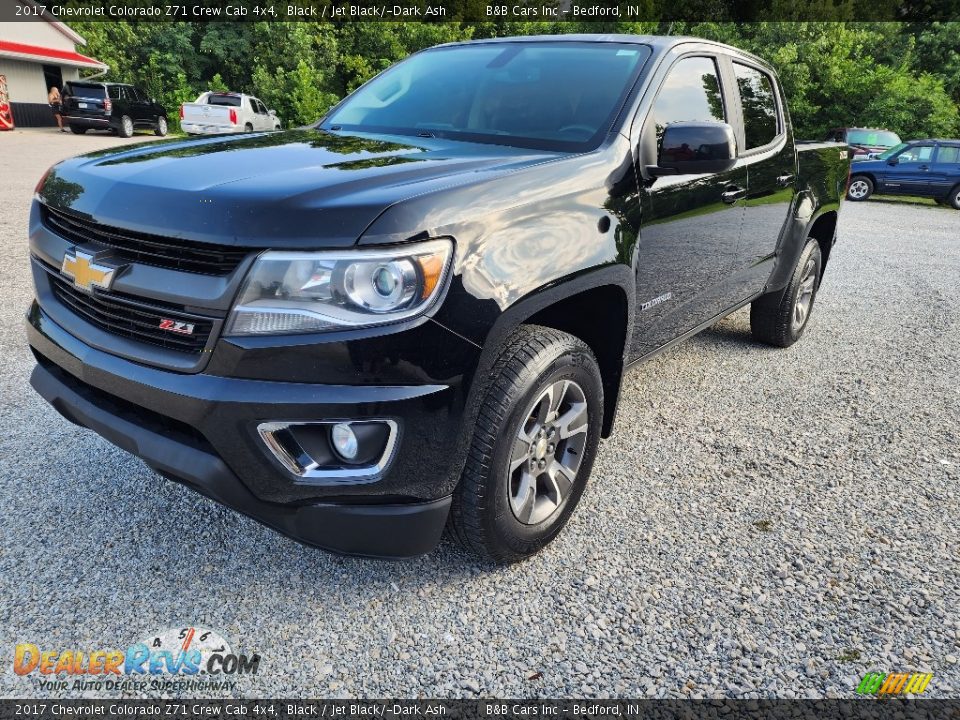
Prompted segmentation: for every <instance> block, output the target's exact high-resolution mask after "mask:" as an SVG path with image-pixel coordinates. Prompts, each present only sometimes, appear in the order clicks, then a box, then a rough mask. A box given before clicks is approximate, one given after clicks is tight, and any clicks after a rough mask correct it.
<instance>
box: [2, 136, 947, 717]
mask: <svg viewBox="0 0 960 720" xmlns="http://www.w3.org/2000/svg"><path fill="white" fill-rule="evenodd" d="M150 139H151V138H150V136H147V135H143V134H141V135H138V136H137V137H135V138H134V139H133V141H135V142H140V141H145V140H150ZM129 142H131V141H125V140H122V139H119V138H115V137H109V136H105V135H101V134H96V133H87V134H86V135H83V136H74V135H66V134H60V133H56V132H54V131H52V130H42V131H41V130H32V131H31V130H28V131H18V132H12V133H4V134H3V137H0V143H2V144H3V152H2V153H0V177H3V178H4V182H5V189H4V199H5V202H4V204H3V206H2V207H0V238H3V243H5V245H4V250H5V253H4V255H3V257H2V260H0V282H2V284H3V288H4V293H2V294H0V317H2V318H3V322H2V323H0V348H2V350H3V357H4V372H3V373H2V374H0V388H2V398H3V404H2V410H0V412H2V417H3V427H4V428H5V430H6V432H4V433H3V434H2V436H0V458H2V471H0V507H3V509H4V513H3V520H2V521H0V654H2V655H3V658H4V660H3V662H4V663H5V664H6V671H5V672H3V673H0V695H3V696H6V697H20V698H30V697H44V696H45V695H46V694H47V693H45V692H44V691H42V690H40V689H39V688H38V686H37V684H36V683H35V681H34V680H33V679H31V678H24V677H18V676H16V675H14V673H12V672H10V662H11V659H12V651H13V647H14V646H15V644H16V643H19V642H32V643H36V644H39V645H41V646H43V647H44V648H51V649H53V648H62V649H66V648H77V649H81V650H84V651H89V650H94V649H100V648H125V647H127V646H128V645H129V644H130V643H133V642H136V641H138V640H140V639H141V638H143V637H145V636H147V635H148V634H151V633H153V632H154V631H156V630H158V629H164V628H177V627H182V626H185V625H196V626H201V627H205V628H210V629H214V630H217V631H218V632H219V633H221V634H222V635H223V636H224V637H225V638H226V639H227V640H228V641H229V642H230V643H231V645H232V647H233V648H234V649H239V650H243V651H246V652H254V651H255V652H257V653H259V654H260V655H261V657H262V661H261V665H260V669H259V671H258V673H257V674H256V675H249V676H245V677H243V678H241V679H239V680H238V685H237V687H236V688H235V689H233V690H231V691H226V692H224V693H223V694H224V696H231V695H232V696H257V697H298V696H302V697H319V698H323V697H342V696H347V695H357V696H360V697H365V698H375V697H408V696H415V695H423V696H426V697H430V696H454V697H475V696H476V695H478V694H481V693H482V694H483V695H484V696H489V697H515V698H522V697H531V696H536V697H557V696H566V695H571V694H572V695H586V696H594V697H607V696H611V695H618V696H627V697H630V696H634V697H636V696H646V697H692V698H713V697H730V696H735V697H750V698H761V697H827V696H830V697H833V696H837V697H852V696H854V691H855V688H856V685H857V683H858V682H859V678H861V677H862V676H863V674H864V673H866V672H869V671H879V672H894V671H907V670H913V669H914V668H919V667H924V668H929V671H930V672H932V673H933V674H934V677H933V680H932V682H931V683H930V685H929V687H928V688H927V691H926V693H925V696H931V697H956V696H958V695H960V666H958V664H957V652H956V648H957V647H958V644H960V615H958V613H957V603H956V600H957V598H958V597H960V556H958V554H957V552H956V546H957V528H958V527H960V428H958V422H960V421H958V417H960V282H958V281H957V278H958V276H960V212H956V211H954V210H952V209H946V208H940V207H932V206H931V207H920V206H917V205H911V204H905V203H900V202H889V201H884V200H876V201H874V200H871V201H869V202H866V203H846V204H845V206H844V208H843V213H842V216H841V222H840V230H839V235H840V242H839V244H838V245H837V247H836V248H835V249H834V251H833V253H832V256H831V258H830V261H829V265H828V266H827V270H826V277H825V281H824V284H823V287H822V290H821V292H820V295H819V297H818V299H817V306H816V308H815V312H814V315H813V319H812V324H811V326H810V327H809V329H808V332H807V334H806V336H805V337H804V338H803V340H802V341H801V342H800V343H798V344H797V345H795V346H794V347H792V348H790V349H788V350H776V349H772V348H767V347H762V346H759V345H757V344H755V343H753V342H752V341H751V339H750V334H749V311H748V310H742V311H739V312H737V313H735V314H734V315H732V316H731V317H729V318H727V319H725V320H723V321H722V322H720V323H718V324H717V325H716V326H714V327H713V328H712V329H710V330H708V331H706V332H704V333H702V334H700V335H699V336H697V337H696V338H693V339H692V340H690V341H688V342H686V343H683V344H681V345H678V346H677V347H676V348H674V349H672V350H670V351H668V352H665V353H663V354H661V355H660V356H658V357H656V358H655V359H653V360H651V361H650V362H648V363H646V364H644V365H642V366H640V367H639V368H637V369H636V370H634V371H632V372H630V373H629V374H628V375H627V376H626V377H625V378H624V387H623V398H622V400H621V403H620V408H619V415H618V420H617V424H616V428H615V434H614V436H613V437H612V438H611V439H609V440H607V441H605V442H604V443H603V444H602V445H601V449H600V453H599V456H598V458H597V462H596V465H595V467H594V472H593V477H592V479H591V481H590V484H589V485H588V487H587V489H586V492H585V494H584V497H583V500H582V502H581V505H580V507H579V508H578V510H577V512H576V513H575V514H574V516H573V518H572V520H571V523H570V525H569V526H568V527H567V528H566V530H565V531H564V532H563V533H562V534H561V535H560V537H559V538H558V539H557V540H556V542H554V543H553V544H552V545H551V546H550V547H549V548H548V549H547V550H545V551H544V552H543V553H541V554H540V555H538V556H536V557H534V558H532V559H531V560H529V561H527V562H524V563H521V564H519V565H516V566H511V567H507V568H495V567H490V566H487V565H483V564H481V563H478V562H477V561H475V560H474V559H473V558H472V557H471V556H469V555H467V554H465V553H463V552H461V551H460V550H458V549H457V548H456V547H454V546H453V545H452V544H451V543H450V542H448V541H447V542H444V544H443V545H442V546H441V547H440V548H439V549H438V550H437V551H436V552H434V553H432V554H431V555H429V556H427V557H424V558H421V559H419V560H415V561H412V562H403V563H389V562H375V561H368V560H357V559H350V558H341V557H335V556H333V555H329V554H326V553H323V552H319V551H316V550H312V549H309V548H305V547H303V546H301V545H298V544H297V543H295V542H293V541H291V540H288V539H286V538H284V537H282V536H280V535H278V534H277V533H275V532H272V531H270V530H268V529H266V528H264V527H262V526H260V525H259V524H257V523H256V522H253V521H252V520H249V519H247V518H245V517H243V516H241V515H238V514H236V513H234V512H232V511H230V510H227V509H225V508H222V507H220V506H218V505H216V504H215V503H213V502H211V501H209V500H207V499H205V498H203V497H201V496H200V495H198V494H196V493H194V492H192V491H190V490H188V489H186V488H184V487H181V486H180V485H176V484H174V483H170V482H167V481H165V480H163V479H162V478H160V477H158V476H157V475H155V474H154V473H152V472H151V471H150V470H149V469H148V468H147V467H146V466H145V465H143V463H141V462H140V461H138V460H136V459H134V458H133V457H132V456H130V455H128V454H127V453H125V452H123V451H121V450H119V449H117V448H115V447H113V446H111V445H110V444H108V443H107V442H105V441H103V440H101V439H99V438H98V437H97V436H96V435H94V434H93V433H91V432H89V431H86V430H83V429H81V428H78V427H76V426H73V425H71V424H70V423H68V422H66V421H65V420H63V419H61V418H60V417H59V416H58V415H57V414H56V413H55V412H54V411H53V410H52V409H51V408H50V407H48V406H47V404H46V403H44V402H43V401H42V400H41V399H40V398H39V397H38V396H37V395H36V394H35V393H34V392H33V391H32V390H31V389H30V387H29V385H28V378H29V374H30V371H31V368H32V366H33V364H34V361H33V358H32V356H31V354H30V352H29V350H28V348H27V345H26V343H25V341H24V333H23V327H22V322H23V314H24V312H25V311H26V309H27V306H28V304H29V301H30V298H31V294H32V290H31V287H30V282H29V280H28V278H29V277H30V275H29V259H28V251H27V244H26V234H27V218H28V212H29V205H30V198H31V195H32V191H33V187H34V184H35V183H36V181H37V180H38V178H39V177H40V175H41V174H42V173H43V171H44V170H45V169H46V168H47V167H48V166H49V165H51V164H52V163H53V162H55V161H57V160H59V159H61V158H64V157H67V156H69V155H71V154H75V153H78V152H81V151H87V150H89V151H93V150H97V149H100V148H106V147H123V146H125V145H127V144H129ZM704 221H705V222H707V221H708V220H707V219H705V220H704ZM759 521H767V522H763V523H761V524H760V526H758V525H757V524H756V523H758V522H759ZM759 527H764V528H766V530H761V529H759ZM851 649H856V650H857V651H858V652H859V658H858V659H853V660H842V659H840V658H841V656H843V657H852V654H847V651H848V650H851ZM534 674H535V675H537V676H538V677H537V679H536V680H535V681H531V680H529V679H528V678H529V677H530V676H531V675H534ZM81 694H82V692H81V691H74V690H70V691H68V692H67V693H64V695H65V696H69V697H78V696H80V695H81ZM193 694H194V693H189V692H188V693H185V694H184V695H185V696H192V695H193ZM211 694H213V695H216V693H211ZM92 695H93V696H96V697H113V696H114V695H111V693H109V692H107V691H101V692H99V693H93V694H92ZM172 696H173V697H176V696H177V695H176V693H174V694H172Z"/></svg>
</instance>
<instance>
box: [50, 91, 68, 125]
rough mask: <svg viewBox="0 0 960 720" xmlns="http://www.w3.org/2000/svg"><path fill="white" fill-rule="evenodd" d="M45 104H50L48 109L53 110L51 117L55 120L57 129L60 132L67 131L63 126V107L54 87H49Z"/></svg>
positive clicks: (58, 93) (58, 92)
mask: <svg viewBox="0 0 960 720" xmlns="http://www.w3.org/2000/svg"><path fill="white" fill-rule="evenodd" d="M47 102H48V103H49V104H50V109H51V110H53V116H54V117H55V118H56V119H57V127H58V128H60V132H66V131H67V129H66V128H65V127H64V126H63V105H62V101H61V98H60V91H59V90H58V89H57V86H56V85H51V86H50V92H48V93H47Z"/></svg>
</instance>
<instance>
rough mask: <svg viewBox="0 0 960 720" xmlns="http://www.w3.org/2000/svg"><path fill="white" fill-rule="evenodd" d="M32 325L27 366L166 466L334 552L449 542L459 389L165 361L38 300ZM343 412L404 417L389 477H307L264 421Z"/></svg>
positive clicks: (57, 403)
mask: <svg viewBox="0 0 960 720" xmlns="http://www.w3.org/2000/svg"><path fill="white" fill-rule="evenodd" d="M425 331H426V330H421V332H425ZM432 331H436V329H434V330H432ZM441 331H442V332H444V333H447V331H445V330H442V329H441ZM27 332H28V338H29V342H30V345H31V347H32V348H33V351H34V354H35V355H36V357H37V360H38V365H37V367H36V369H35V370H34V373H33V376H32V377H31V383H32V384H33V386H34V388H35V389H36V390H37V392H39V393H40V395H42V396H43V397H44V398H45V399H46V400H47V401H48V402H49V403H50V404H51V405H53V406H54V408H56V409H57V410H58V411H59V412H60V413H61V414H62V415H64V416H65V417H66V418H67V419H69V420H71V421H73V422H75V423H77V424H79V425H82V426H84V427H87V428H90V429H91V430H93V431H94V432H97V433H98V434H100V435H102V436H103V437H104V438H106V439H107V440H109V441H110V442H112V443H114V444H115V445H117V446H119V447H120V448H122V449H124V450H127V451H128V452H131V453H133V454H134V455H137V456H138V457H140V458H142V459H143V460H144V461H145V462H146V463H147V464H148V465H149V466H150V467H152V468H154V469H155V470H156V471H157V472H159V473H161V474H162V475H164V476H165V477H168V478H171V479H174V480H177V481H179V482H182V483H184V484H186V485H188V486H189V487H192V488H193V489H195V490H197V491H199V492H201V493H203V494H205V495H208V496H209V497H212V498H213V499H215V500H217V501H218V502H221V503H223V504H224V505H227V506H229V507H232V508H234V509H236V510H238V511H240V512H243V513H245V514H247V515H249V516H251V517H253V518H254V519H256V520H258V521H260V522H262V523H264V524H265V525H268V526H270V527H272V528H275V529H276V530H278V531H280V532H282V533H284V534H286V535H288V536H290V537H292V538H294V539H296V540H299V541H301V542H303V543H305V544H308V545H313V546H317V547H321V548H324V549H328V550H332V551H334V552H340V553H345V554H356V555H364V556H372V557H394V558H399V557H413V556H416V555H421V554H423V553H426V552H429V551H430V550H431V549H432V548H433V547H434V546H435V545H436V544H437V542H438V541H439V538H440V535H441V533H442V530H443V527H444V524H445V522H446V517H447V512H448V509H449V505H450V494H451V492H452V490H453V486H454V485H455V483H456V478H457V477H459V473H460V470H461V467H462V460H460V461H459V464H458V460H457V458H462V456H463V453H462V452H460V450H461V442H462V440H461V435H462V432H461V431H462V427H461V425H462V422H461V416H462V411H463V401H462V392H461V388H460V387H457V386H450V385H445V384H436V385H406V386H386V387H385V386H370V385H316V384H305V383H298V382H278V381H267V380H255V379H245V378H234V377H223V376H214V375H208V374H203V373H200V374H182V373H176V372H169V371H166V370H162V369H158V368H151V367H147V366H145V365H142V364H139V363H135V362H131V361H129V360H125V359H123V358H120V357H117V356H115V355H111V354H109V353H106V352H103V351H101V350H98V349H96V348H94V347H91V346H89V345H87V344H85V343H84V342H82V341H81V340H79V339H78V338H76V337H74V336H73V335H71V334H70V333H68V332H67V331H66V330H65V329H64V328H62V327H60V326H59V325H57V324H56V323H55V322H53V320H52V319H51V318H50V317H49V316H48V315H47V314H46V313H45V312H44V311H43V310H42V309H41V308H40V307H39V305H37V304H36V303H35V304H34V305H33V306H32V307H31V310H30V312H29V314H28V322H27ZM402 334H405V333H402ZM335 417H349V418H357V419H362V418H365V417H367V418H369V417H391V418H395V419H397V420H398V421H399V426H400V428H401V431H400V439H399V441H398V450H397V451H396V453H395V454H394V457H393V460H392V461H391V463H390V465H389V466H388V467H387V468H385V470H384V473H383V474H382V476H378V477H376V478H373V479H372V480H371V479H369V478H365V479H364V480H363V481H362V482H357V483H356V484H351V483H349V482H346V483H344V482H342V481H340V482H338V483H336V484H333V485H327V486H324V485H317V484H314V483H304V482H302V481H301V480H300V479H298V478H296V477H293V476H292V475H291V474H290V473H289V472H287V471H286V470H285V469H284V468H283V467H281V466H280V465H279V463H278V462H277V461H276V459H275V458H273V456H272V455H270V454H269V452H268V451H267V450H266V448H265V446H264V445H263V442H262V441H261V440H260V438H259V436H258V435H257V433H256V426H257V424H258V423H260V422H263V421H267V420H277V419H281V420H288V421H289V420H301V419H302V420H317V419H323V418H335Z"/></svg>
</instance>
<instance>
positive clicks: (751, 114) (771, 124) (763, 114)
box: [733, 62, 780, 150]
mask: <svg viewBox="0 0 960 720" xmlns="http://www.w3.org/2000/svg"><path fill="white" fill-rule="evenodd" d="M733 74H734V76H735V77H736V78H737V87H739V88H740V104H741V107H742V108H743V132H744V140H745V144H746V146H747V148H746V149H747V150H750V149H752V148H758V147H763V146H764V145H766V144H767V143H769V142H771V141H772V140H773V139H774V138H775V137H776V136H777V135H778V133H779V132H780V121H779V120H778V118H777V98H776V95H775V94H774V90H773V80H771V79H770V76H769V75H767V74H766V73H763V72H760V71H759V70H755V69H754V68H752V67H748V66H746V65H741V64H740V63H736V62H735V63H733Z"/></svg>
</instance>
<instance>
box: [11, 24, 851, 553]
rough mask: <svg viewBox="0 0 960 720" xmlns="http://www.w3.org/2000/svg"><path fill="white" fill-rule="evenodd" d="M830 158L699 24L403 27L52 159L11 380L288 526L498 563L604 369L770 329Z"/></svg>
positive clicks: (812, 267) (556, 470) (788, 328)
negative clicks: (31, 297)
mask: <svg viewBox="0 0 960 720" xmlns="http://www.w3.org/2000/svg"><path fill="white" fill-rule="evenodd" d="M465 77H469V78H471V82H469V83H467V82H464V81H463V78H465ZM721 78H723V80H722V81H721ZM728 78H730V79H732V80H733V82H730V83H728V82H726V80H727V79H728ZM198 150H199V151H198ZM118 158H122V162H118ZM848 171H849V159H848V156H847V149H846V147H845V146H843V145H838V144H834V143H820V144H816V143H813V144H803V145H799V144H795V142H794V139H793V131H792V128H791V126H790V120H789V114H788V113H787V109H786V102H785V97H784V94H783V91H782V88H781V86H780V83H779V81H778V80H777V76H776V74H775V73H774V71H773V69H772V68H771V67H770V66H769V65H768V64H766V63H765V62H764V61H762V60H760V59H759V58H757V57H755V56H753V55H750V54H747V53H745V52H741V51H740V50H737V49H735V48H732V47H729V46H726V45H720V44H717V43H714V42H707V41H700V40H694V39H690V38H677V37H637V36H629V35H619V36H617V35H602V36H601V35H568V36H560V37H527V38H514V39H495V40H483V41H476V42H470V43H455V44H451V45H444V46H440V47H437V48H432V49H428V50H425V51H422V52H419V53H416V54H414V55H412V56H411V57H409V58H408V59H406V60H404V61H403V62H401V63H400V64H399V65H396V66H395V67H393V68H392V69H388V70H387V71H385V72H383V73H381V74H380V75H378V76H377V77H376V78H374V79H373V80H371V81H370V82H369V83H367V84H366V85H364V86H363V87H361V88H360V89H359V90H357V91H356V92H354V93H353V94H352V95H350V96H349V97H347V98H346V99H344V100H343V101H342V102H341V103H340V104H338V105H337V106H336V107H335V108H333V109H332V110H331V111H330V112H329V113H328V114H327V116H326V117H324V118H323V119H322V120H321V121H320V122H319V123H318V124H317V125H316V126H314V127H312V128H303V129H299V130H291V131H287V132H282V133H275V134H267V135H256V136H236V137H226V138H221V139H220V140H219V141H218V142H214V143H207V144H204V145H203V146H202V148H198V146H197V145H196V144H195V143H193V142H192V141H189V140H188V141H184V142H182V143H173V144H169V143H166V144H164V145H163V146H155V145H153V146H152V145H145V146H143V147H140V148H137V149H134V150H130V149H126V150H125V151H124V152H123V154H122V156H120V155H115V154H112V153H111V154H97V155H89V156H86V157H81V158H77V159H71V160H66V161H64V162H62V163H60V164H59V165H57V166H55V167H54V168H53V169H52V170H51V173H50V175H49V176H48V178H47V179H46V180H45V181H41V183H40V186H39V188H38V191H37V195H36V199H35V201H34V203H33V206H32V210H31V216H30V224H29V227H30V249H31V253H32V257H33V265H32V266H33V278H34V282H35V285H36V300H35V302H34V303H33V305H32V307H31V308H30V311H29V314H28V318H29V319H28V325H27V330H28V335H29V342H30V345H31V347H32V348H33V352H34V355H35V357H36V359H37V363H38V364H37V366H36V368H35V369H34V371H33V375H32V380H31V382H32V384H33V386H34V388H36V390H37V391H38V392H39V393H40V394H41V395H42V396H43V397H44V398H46V399H47V400H48V401H49V402H50V403H51V404H52V405H53V407H54V408H56V409H57V410H58V411H59V412H60V413H62V414H63V415H64V416H66V417H67V418H68V419H70V420H71V421H73V422H75V423H78V424H79V425H81V426H85V427H88V428H90V429H92V430H94V431H95V432H97V433H99V434H100V435H102V436H103V437H105V438H107V439H108V440H110V441H111V442H113V443H115V444H117V445H118V446H120V447H122V448H125V449H126V450H128V451H130V452H132V453H135V454H136V455H138V456H140V457H141V458H143V459H144V460H145V461H146V462H147V464H148V465H150V466H151V467H152V468H154V469H155V470H157V472H159V473H161V474H162V475H163V476H165V477H167V478H170V479H173V480H176V481H179V482H183V483H185V484H186V485H188V486H190V487H192V488H195V489H197V490H199V491H200V492H202V493H204V494H206V495H208V496H210V497H212V498H215V499H216V500H218V501H220V502H222V503H225V504H226V505H229V506H231V507H233V508H235V509H237V510H240V511H242V512H244V513H247V514H249V515H251V516H253V517H254V518H256V519H258V520H260V521H261V522H263V523H265V524H267V525H269V526H271V527H273V528H276V529H277V530H279V531H281V532H283V533H286V534H288V535H290V536H292V537H294V538H296V539H298V540H300V541H302V542H305V543H308V544H312V545H316V546H319V547H322V548H328V549H332V550H335V551H338V552H342V553H351V554H359V555H366V556H377V557H410V556H415V555H419V554H422V553H425V552H428V551H429V550H431V549H432V548H433V547H434V546H435V545H436V543H437V542H438V540H439V538H440V535H441V531H442V530H443V528H444V526H445V525H446V524H447V523H448V522H449V524H450V526H451V527H452V530H453V533H454V535H455V536H456V537H457V538H459V539H460V540H461V542H463V543H464V545H466V546H467V547H469V548H471V549H472V550H475V551H476V552H478V553H480V554H481V555H483V556H485V557H488V558H492V559H493V560H496V561H500V562H509V561H515V560H519V559H521V558H524V557H527V556H529V555H531V554H533V553H535V552H537V551H538V550H539V549H540V548H542V547H543V546H544V545H546V544H547V543H548V542H550V541H551V540H552V539H553V538H554V537H555V536H556V535H557V534H558V533H559V532H560V530H561V529H562V528H563V526H564V524H565V523H566V522H567V519H568V518H569V517H570V514H571V513H572V512H573V510H574V508H575V506H576V505H577V502H578V500H579V499H580V496H581V493H582V492H583V490H584V487H585V485H586V482H587V478H588V476H589V475H590V471H591V467H592V465H593V462H594V458H595V457H596V453H597V449H598V445H599V442H600V439H601V437H607V436H609V435H610V434H611V432H612V431H613V426H614V417H615V414H616V408H617V400H618V396H619V394H620V391H621V378H622V376H623V373H624V372H625V371H626V370H627V369H628V368H630V367H632V366H634V365H636V364H637V363H639V362H641V361H643V360H645V359H647V358H650V357H652V356H653V355H655V354H656V353H658V352H660V351H662V350H663V349H665V348H667V347H669V346H671V345H673V344H674V343H677V342H680V341H682V340H684V339H685V338H688V337H690V336H692V335H693V334H695V333H697V332H699V331H700V330H703V329H704V328H707V327H709V326H710V325H712V324H713V323H715V322H717V321H718V320H719V319H720V318H722V317H724V316H725V315H728V314H729V313H731V312H733V311H735V310H737V309H739V308H742V307H745V306H747V305H749V306H750V322H751V328H752V331H753V336H754V337H755V338H756V339H757V340H758V341H760V342H763V343H767V344H770V345H774V346H779V347H786V346H788V345H791V344H793V343H794V342H796V341H797V340H799V339H800V337H801V336H802V335H803V334H804V332H805V330H806V329H807V328H808V327H809V324H810V317H811V312H812V310H813V307H814V301H815V299H816V297H817V291H818V288H819V286H820V282H821V278H822V277H823V274H824V268H825V267H826V266H827V264H828V262H829V258H830V256H831V254H832V252H833V247H834V241H835V238H836V228H837V215H838V210H839V207H840V203H841V200H842V198H843V192H844V188H845V186H846V182H847V179H848ZM54 179H55V181H54ZM65 186H69V187H72V188H75V189H76V192H71V193H64V192H63V191H62V188H63V187H65ZM641 233H642V235H641ZM101 251H103V252H101ZM754 370H755V368H747V367H744V368H743V371H744V372H752V371H754ZM600 482H601V483H604V484H607V483H612V484H616V483H617V482H619V481H618V479H616V478H601V479H600ZM613 489H614V488H611V491H613ZM616 491H617V492H619V491H624V492H642V491H643V490H642V488H639V487H635V488H629V489H624V488H619V489H616ZM144 502H150V499H149V498H145V499H144Z"/></svg>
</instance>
